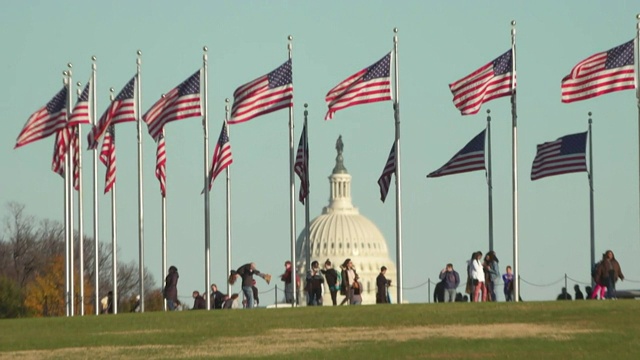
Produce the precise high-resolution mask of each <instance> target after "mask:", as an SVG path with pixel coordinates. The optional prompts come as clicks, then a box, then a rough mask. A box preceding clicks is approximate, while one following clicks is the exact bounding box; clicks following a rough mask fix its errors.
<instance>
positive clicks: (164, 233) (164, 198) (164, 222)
mask: <svg viewBox="0 0 640 360" xmlns="http://www.w3.org/2000/svg"><path fill="white" fill-rule="evenodd" d="M162 96H163V97H164V95H162ZM162 138H163V139H164V142H165V146H166V144H167V136H166V134H165V131H164V127H163V128H162ZM158 141H159V140H158ZM165 154H166V150H165ZM165 156H166V155H165ZM165 173H166V171H165ZM165 176H166V175H165ZM166 181H167V180H166V178H165V189H166ZM161 195H162V281H164V279H166V278H167V193H166V192H165V193H164V194H161ZM162 310H164V311H167V299H165V298H164V297H163V299H162Z"/></svg>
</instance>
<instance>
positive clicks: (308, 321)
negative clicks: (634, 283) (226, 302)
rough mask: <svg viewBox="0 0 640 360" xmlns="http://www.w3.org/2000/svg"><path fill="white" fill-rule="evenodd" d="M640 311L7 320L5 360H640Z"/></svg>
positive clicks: (579, 306) (474, 307) (551, 306)
mask: <svg viewBox="0 0 640 360" xmlns="http://www.w3.org/2000/svg"><path fill="white" fill-rule="evenodd" d="M639 310H640V302H638V301H634V300H618V301H567V302H563V301H557V302H532V303H517V304H516V303H481V304H472V303H452V304H409V305H377V306H351V307H348V306H342V307H329V306H325V307H316V308H309V307H306V308H296V309H290V308H287V309H253V310H217V311H210V312H206V311H183V312H172V313H162V312H154V313H144V314H118V315H115V316H114V315H104V316H93V315H91V316H85V317H74V318H46V319H15V320H2V321H0V359H84V358H87V359H88V358H90V359H113V358H131V359H148V358H154V359H210V358H221V359H230V358H265V359H270V358H271V359H344V358H349V359H431V358H434V359H471V358H473V359H484V358H494V359H509V358H513V359H578V358H579V359H605V358H616V359H638V358H640V341H639V338H640V311H639Z"/></svg>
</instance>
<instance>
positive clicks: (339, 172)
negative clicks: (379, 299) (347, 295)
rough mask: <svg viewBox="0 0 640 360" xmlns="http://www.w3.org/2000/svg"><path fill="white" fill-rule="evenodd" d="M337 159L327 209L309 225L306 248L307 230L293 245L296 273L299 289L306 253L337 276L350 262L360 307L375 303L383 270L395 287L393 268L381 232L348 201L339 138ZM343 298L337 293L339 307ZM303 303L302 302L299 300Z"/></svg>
mask: <svg viewBox="0 0 640 360" xmlns="http://www.w3.org/2000/svg"><path fill="white" fill-rule="evenodd" d="M336 150H337V152H338V155H337V156H336V164H335V167H334V168H333V171H332V172H331V176H329V191H330V194H329V205H328V206H325V207H324V208H323V209H322V214H321V215H319V216H318V217H316V218H315V219H313V220H311V221H310V223H309V244H307V242H306V241H305V235H306V229H303V231H302V232H301V233H300V235H299V236H298V239H297V242H296V249H297V250H296V259H298V261H297V264H296V269H297V272H298V275H299V276H300V279H301V280H302V286H303V287H304V279H305V278H306V273H307V270H308V269H309V265H308V264H307V263H306V258H307V250H308V249H309V253H310V262H313V261H314V260H316V261H318V262H319V263H320V268H323V266H324V263H325V261H326V260H327V259H329V260H331V263H332V265H333V267H334V268H335V269H336V271H338V273H339V272H340V265H341V264H342V263H343V262H344V260H345V259H347V258H350V259H351V261H352V262H353V264H354V266H355V269H356V272H357V273H358V275H359V276H360V282H361V283H362V285H363V288H364V292H363V294H362V303H363V304H375V302H376V277H377V276H378V274H379V273H380V268H381V267H382V266H386V267H387V273H386V278H387V279H390V280H392V281H393V283H392V285H395V283H396V265H395V263H394V262H393V261H392V260H391V258H390V257H389V251H388V249H387V242H386V240H385V239H384V236H383V235H382V233H381V232H380V229H378V227H377V226H376V225H375V224H374V223H373V222H371V220H369V219H367V218H366V217H365V216H363V215H361V214H360V211H358V208H357V207H355V206H353V203H352V201H351V175H350V174H349V173H348V172H347V169H346V167H345V166H344V159H343V156H342V152H343V145H342V137H339V138H338V141H337V144H336ZM394 289H395V287H391V288H390V289H389V290H390V291H389V292H390V293H391V299H392V302H395V300H396V299H395V297H394V296H393V295H394V294H395V291H394ZM328 290H329V289H328V286H327V285H326V283H325V292H324V294H323V295H324V298H323V305H324V306H331V305H332V302H331V294H330V293H329V291H328ZM343 298H344V296H341V295H340V293H338V304H340V301H342V299H343ZM302 299H304V300H302ZM300 302H301V303H303V304H306V295H305V296H303V297H301V301H300Z"/></svg>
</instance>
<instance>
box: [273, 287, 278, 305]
mask: <svg viewBox="0 0 640 360" xmlns="http://www.w3.org/2000/svg"><path fill="white" fill-rule="evenodd" d="M274 294H275V295H274V297H275V299H274V300H275V302H274V304H276V309H277V308H278V284H276V290H275V291H274Z"/></svg>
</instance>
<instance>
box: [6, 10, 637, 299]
mask: <svg viewBox="0 0 640 360" xmlns="http://www.w3.org/2000/svg"><path fill="white" fill-rule="evenodd" d="M638 12H640V7H638V3H637V2H634V1H616V2H614V3H611V2H605V1H591V2H588V3H587V4H585V2H583V1H561V2H559V1H548V0H544V1H492V2H483V3H479V2H476V1H457V2H451V1H445V2H443V1H437V2H436V1H402V2H396V3H393V4H392V3H390V2H387V1H322V2H309V1H185V2H173V1H153V2H151V1H135V2H130V1H109V2H97V1H59V2H49V1H28V2H12V3H7V4H5V5H4V6H3V10H2V12H1V13H0V23H2V27H3V31H1V32H0V44H1V45H2V48H3V56H2V60H0V65H1V66H0V79H2V80H3V86H2V87H1V88H0V114H1V117H2V121H1V122H0V130H1V131H0V137H1V143H2V144H4V145H3V146H2V148H1V150H0V151H1V155H0V159H1V160H0V163H1V164H2V168H3V169H4V176H3V177H2V180H0V204H2V205H3V207H2V208H1V209H2V210H0V214H1V215H2V216H6V215H8V211H7V209H6V207H4V205H5V204H6V203H8V202H10V201H15V202H18V203H22V204H25V205H26V210H27V212H28V213H29V214H32V215H34V216H36V217H38V218H48V219H55V220H62V216H63V211H62V210H63V207H62V180H61V178H60V177H59V176H57V175H55V174H54V173H53V172H52V171H51V170H50V164H51V153H52V142H53V138H49V139H46V140H42V141H39V142H37V143H33V144H30V145H28V146H25V147H23V148H20V149H18V150H13V146H14V144H15V139H16V137H17V135H18V133H19V132H20V130H21V129H22V127H23V125H24V123H25V122H26V120H27V118H28V117H29V115H31V114H32V113H33V112H34V111H36V109H38V108H39V107H40V106H42V105H43V104H45V103H46V102H47V101H49V100H50V99H51V97H52V96H53V95H54V94H55V93H56V92H57V91H58V90H59V89H60V88H61V85H62V81H61V72H62V70H65V69H66V64H67V63H68V62H72V63H73V64H74V82H76V81H81V82H82V83H83V84H84V83H86V81H87V80H88V78H89V76H90V57H91V56H92V55H96V56H97V58H98V112H99V113H100V114H101V113H102V112H103V111H104V109H105V108H106V106H107V104H108V89H109V87H115V88H116V91H119V90H120V89H121V88H122V86H123V85H124V84H125V83H126V81H127V80H128V79H130V78H131V76H132V75H133V74H134V73H135V70H136V66H135V61H136V56H135V55H136V50H138V49H141V50H142V52H143V59H142V108H143V111H146V110H147V109H148V108H149V107H150V106H151V105H152V104H153V102H155V101H156V100H157V98H158V97H159V96H160V94H162V93H165V92H167V91H168V90H169V89H171V88H172V87H174V86H175V85H177V84H178V83H179V82H181V81H182V80H184V79H185V78H186V77H187V76H189V75H190V74H192V73H193V72H194V71H195V70H196V69H197V68H199V67H200V66H201V64H202V60H201V59H202V51H201V49H202V46H203V45H207V46H208V47H209V59H210V61H209V65H210V68H209V112H210V134H211V136H210V144H211V147H213V144H214V141H215V139H216V138H217V134H218V131H219V128H220V122H221V121H222V119H223V116H224V99H225V98H226V97H231V96H232V93H233V90H234V89H235V88H236V87H237V86H239V85H241V84H243V83H245V82H247V81H249V80H252V79H254V78H256V77H258V76H260V75H263V74H265V73H267V72H269V71H271V70H273V69H274V68H275V67H276V66H278V65H280V64H281V63H283V62H284V61H285V60H286V58H287V48H286V47H287V41H286V38H287V35H290V34H291V35H293V37H294V42H293V59H294V60H293V75H294V89H295V90H294V91H295V95H294V101H295V108H294V111H295V118H296V119H295V121H296V130H295V136H296V139H295V143H296V144H297V141H298V136H299V134H300V131H301V128H302V127H301V124H302V119H303V116H302V113H303V106H302V105H303V104H304V103H308V104H309V112H310V130H309V131H310V149H311V157H312V158H311V159H312V160H311V164H310V168H311V200H310V201H311V214H312V216H316V215H318V214H319V213H320V211H321V209H322V207H323V206H325V205H327V202H328V194H329V186H328V180H327V176H328V175H330V172H331V169H332V168H333V165H334V158H335V150H334V144H335V140H336V138H337V137H338V135H340V134H342V136H343V139H344V144H345V150H344V157H345V165H346V167H347V169H348V170H349V172H350V173H351V175H352V176H353V183H352V185H353V201H354V203H355V205H356V206H358V207H359V208H360V211H361V213H362V214H363V215H365V216H367V217H368V218H370V219H371V220H372V221H374V222H375V223H376V224H378V226H379V227H380V229H381V231H382V233H383V234H384V235H385V237H386V239H387V243H388V245H389V248H390V250H391V257H392V259H395V208H394V203H395V197H394V196H395V195H394V191H393V188H392V191H391V194H390V196H389V198H388V199H387V202H386V203H385V204H383V203H381V202H380V200H379V191H378V186H377V183H376V181H377V179H378V177H379V175H380V173H381V171H382V168H383V166H384V163H385V161H386V158H387V155H388V151H389V148H390V146H391V144H392V142H393V129H394V124H393V111H392V104H391V102H382V103H376V104H370V105H364V106H358V107H353V108H350V109H347V110H343V111H340V112H338V113H337V114H336V116H335V118H334V120H331V121H324V120H323V118H324V114H325V112H326V105H325V103H324V95H325V94H326V92H327V91H328V90H329V89H330V88H332V87H333V86H334V85H336V84H337V83H338V82H339V81H341V80H343V79H344V78H346V77H347V76H349V75H351V74H353V73H354V72H356V71H358V70H360V69H362V68H364V67H365V66H368V65H370V64H372V63H373V62H375V61H376V60H378V59H380V58H381V57H382V56H383V55H384V54H385V53H387V52H389V51H390V50H391V49H392V45H393V43H392V36H393V33H392V29H393V28H394V27H398V28H399V39H400V40H399V41H400V42H399V64H400V104H401V109H402V111H401V121H402V176H403V178H402V180H403V183H402V186H403V188H402V190H403V205H404V206H403V235H404V236H403V243H404V255H403V258H404V264H403V265H404V266H403V268H404V285H405V287H406V288H407V290H405V292H404V296H405V299H406V300H408V301H411V302H421V301H425V300H426V297H427V293H426V292H427V289H426V286H422V287H418V288H415V289H409V288H413V287H415V286H417V285H420V284H423V283H425V282H426V281H427V279H428V278H431V279H436V277H437V275H438V272H439V270H440V269H442V267H443V266H444V264H446V263H448V262H452V263H453V264H454V266H455V267H456V268H457V269H458V270H461V271H462V272H464V270H463V269H464V264H465V261H466V260H467V259H468V258H469V257H470V255H471V253H472V252H473V251H475V250H482V251H483V252H486V250H487V248H488V239H487V237H488V236H487V186H486V182H485V175H484V173H482V172H474V173H468V174H462V175H455V176H448V177H444V178H439V179H429V180H427V179H426V177H425V176H426V174H428V173H429V172H431V171H433V170H435V169H437V168H438V167H440V166H441V165H442V164H444V163H445V162H446V161H447V160H448V159H449V158H450V157H451V156H452V155H453V154H454V153H455V152H457V151H458V150H460V148H462V146H463V145H464V144H466V142H467V141H469V140H470V139H471V138H472V137H473V136H475V135H476V134H477V133H478V132H480V131H481V130H482V129H483V128H484V126H485V119H486V113H485V111H486V110H487V109H491V114H492V119H493V121H492V124H493V127H492V130H493V139H492V142H493V144H492V145H493V155H494V156H493V170H494V176H493V182H494V216H495V250H496V252H497V255H498V257H499V259H500V265H501V268H502V269H504V267H505V266H506V265H507V264H511V263H512V261H513V256H512V254H513V247H512V244H513V240H512V225H511V224H512V220H511V219H512V218H511V216H512V215H511V214H512V211H511V193H512V191H511V116H510V105H509V100H508V98H501V99H497V100H494V101H492V102H490V103H488V104H485V105H484V106H483V108H482V110H481V112H480V114H478V115H476V116H465V117H462V116H461V115H460V114H459V112H457V111H456V109H455V108H454V106H453V104H452V101H451V99H452V96H451V94H450V92H449V89H448V86H447V85H448V84H449V83H450V82H452V81H455V80H457V79H459V78H461V77H463V76H465V75H467V74H468V73H470V72H471V71H473V70H475V69H477V68H478V67H480V66H481V65H484V64H485V63H487V62H488V61H490V60H492V59H494V58H495V57H497V56H498V55H500V54H502V53H504V52H505V51H506V50H508V49H509V47H510V41H511V40H510V21H511V20H512V19H515V20H516V21H517V71H518V117H519V123H518V135H519V155H518V167H519V169H518V176H519V190H520V192H519V211H520V222H519V227H520V232H519V234H520V274H521V276H522V278H523V279H524V280H527V281H528V282H530V283H534V284H551V283H554V284H553V285H550V286H544V287H535V286H531V285H529V284H527V283H524V282H523V283H522V284H521V285H522V288H521V293H522V297H523V298H524V299H525V300H542V299H551V298H555V296H556V295H557V294H558V293H559V291H560V287H561V286H563V283H560V282H558V283H556V281H557V280H559V279H561V278H562V277H563V276H564V274H565V273H566V274H568V275H569V276H570V277H571V278H573V279H576V280H579V281H580V282H585V283H586V282H588V281H589V188H588V182H587V175H586V173H578V174H570V175H563V176H556V177H551V178H546V179H543V180H540V181H536V182H531V181H530V180H529V175H530V170H531V162H532V160H533V158H534V155H535V147H536V144H539V143H542V142H545V141H550V140H554V139H556V138H558V137H560V136H563V135H566V134H570V133H576V132H581V131H585V130H586V128H587V113H588V112H589V111H592V112H593V113H594V115H593V119H594V135H593V136H594V137H593V143H594V167H595V172H594V180H595V185H594V187H595V211H596V224H595V226H596V257H599V255H600V254H601V253H602V252H603V251H604V250H606V249H612V250H613V251H614V252H615V253H616V256H617V258H618V259H619V261H620V263H621V265H622V269H623V271H624V273H625V275H626V276H627V278H628V279H630V280H634V279H635V280H636V281H638V280H640V263H639V262H638V261H636V260H637V258H638V254H639V253H640V231H639V228H640V227H639V218H640V216H639V211H638V208H639V205H638V202H639V194H638V192H639V190H638V114H637V111H638V109H637V105H636V104H637V100H636V95H635V92H634V91H624V92H617V93H613V94H608V95H605V96H601V97H598V98H595V99H591V100H588V101H582V102H577V103H573V104H569V105H566V104H562V103H561V102H560V80H561V79H562V77H563V76H565V75H566V74H567V73H568V72H569V71H570V70H571V68H572V67H573V66H574V65H575V64H576V63H577V62H578V61H580V60H583V59H584V58H586V57H587V56H589V55H592V54H594V53H596V52H599V51H604V50H607V49H609V48H612V47H614V46H617V45H619V44H621V43H623V42H625V41H628V40H630V39H631V38H633V37H634V36H635V34H636V18H635V16H636V14H637V13H638ZM287 122H288V116H287V112H286V111H280V112H276V113H272V114H269V115H267V116H263V117H259V118H256V119H254V120H252V121H250V122H248V123H243V124H240V125H234V126H232V127H231V130H230V133H231V146H232V151H233V157H234V164H233V165H232V201H233V203H232V217H233V230H232V232H233V249H232V258H233V267H237V266H239V265H241V264H243V263H246V262H249V261H255V262H257V264H258V268H259V269H261V270H263V271H266V272H270V273H273V274H274V275H278V274H280V273H281V271H282V263H283V261H284V260H286V259H287V258H288V257H289V254H290V250H289V249H290V242H289V239H290V238H289V226H288V223H289V210H288V209H289V193H288V184H289V182H288V181H289V180H288V179H289V173H288V159H289V153H288V130H287V129H288V126H287ZM87 130H88V129H85V130H83V131H84V132H85V134H86V131H87ZM166 130H167V158H168V160H167V161H168V162H167V172H168V175H167V176H168V180H167V187H168V190H167V191H168V233H169V263H170V264H173V265H175V266H177V267H178V269H179V271H180V283H179V286H178V288H179V292H180V294H181V296H188V295H189V294H190V292H191V291H192V290H194V289H198V290H202V288H203V287H204V255H203V249H204V235H203V233H204V226H203V198H202V196H201V195H200V190H201V189H202V171H203V161H204V160H203V150H202V149H203V135H202V127H201V121H200V120H199V119H197V118H192V119H188V120H185V121H182V122H175V123H171V124H170V125H168V126H167V129H166ZM144 132H145V137H144V150H143V156H144V189H145V191H144V204H145V207H144V215H145V223H144V228H145V249H146V253H145V264H146V265H147V266H148V268H149V270H150V271H151V272H152V273H153V275H154V277H155V279H156V281H157V284H158V285H160V283H161V282H162V279H161V246H160V244H161V243H160V239H161V238H160V223H161V222H160V195H159V188H158V183H157V180H156V178H155V175H154V166H155V144H154V143H153V141H152V140H151V138H150V137H149V136H148V135H146V134H147V133H146V126H145V127H144ZM117 146H118V149H117V158H118V160H117V163H118V165H117V166H118V170H117V171H118V173H117V179H118V180H117V186H118V200H117V210H118V227H119V228H118V229H119V233H118V236H119V245H120V252H119V259H121V260H122V261H125V262H129V261H135V262H137V259H138V235H137V234H138V233H137V218H138V217H137V175H136V174H137V142H136V132H135V126H134V125H133V124H122V125H118V145H117ZM85 154H86V155H89V153H88V152H85ZM87 158H88V156H85V159H87ZM91 171H92V170H91V163H90V162H86V161H85V169H84V176H85V183H88V182H90V180H91V176H90V174H91ZM99 179H100V186H101V187H102V186H103V179H104V168H103V167H102V166H100V170H99ZM297 186H298V184H297V181H296V187H297ZM90 193H91V192H90V187H89V186H87V187H86V190H85V195H86V202H85V210H86V213H85V224H86V226H85V231H86V233H87V234H92V231H93V230H92V227H91V221H90V220H91V207H92V204H91V201H90V196H89V195H90ZM224 194H225V189H224V183H223V182H222V181H217V182H216V183H215V184H214V189H213V191H212V193H211V201H212V207H211V224H212V238H211V240H212V255H211V259H212V280H213V281H215V282H217V283H218V284H224V279H225V275H226V274H225V245H224V244H225V220H224V219H225V210H224V209H225V208H224V206H225V205H224ZM109 198H110V197H109V196H107V195H100V214H101V215H100V224H101V227H100V237H101V240H102V241H110V228H109V221H110V205H109V201H110V200H109ZM296 212H297V228H298V230H299V231H300V230H302V228H303V219H304V211H303V207H301V206H298V207H297V210H296ZM339 260H340V259H336V261H339ZM573 284H574V282H573V281H569V286H570V287H573ZM260 287H261V288H263V289H266V286H265V285H264V284H261V286H260ZM619 287H620V288H639V287H640V284H638V283H637V282H635V283H634V282H630V281H628V282H624V283H622V284H620V286H619ZM236 290H237V289H236ZM272 294H273V292H271V293H269V295H265V297H267V298H266V299H263V302H264V301H267V302H268V301H270V299H268V297H270V296H272Z"/></svg>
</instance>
